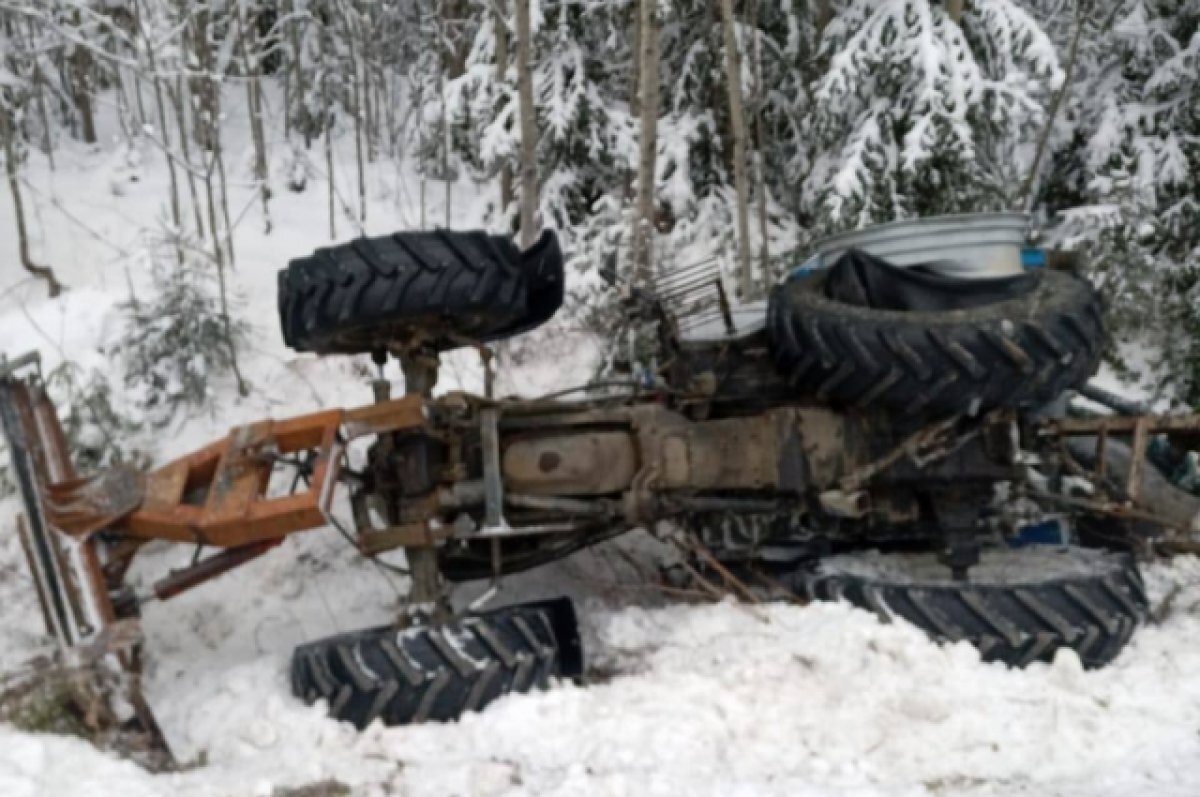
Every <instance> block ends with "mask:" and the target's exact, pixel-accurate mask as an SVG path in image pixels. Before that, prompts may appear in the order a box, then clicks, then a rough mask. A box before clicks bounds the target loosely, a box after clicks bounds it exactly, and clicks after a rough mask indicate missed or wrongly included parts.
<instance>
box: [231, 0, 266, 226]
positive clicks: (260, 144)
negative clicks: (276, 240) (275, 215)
mask: <svg viewBox="0 0 1200 797" xmlns="http://www.w3.org/2000/svg"><path fill="white" fill-rule="evenodd" d="M238 33H239V34H240V35H239V39H240V41H241V50H242V70H243V72H244V73H245V74H244V75H243V77H244V78H245V80H246V113H247V114H248V115H249V117H250V139H251V141H252V143H253V144H254V181H255V183H257V184H258V194H259V198H260V199H261V200H262V212H263V227H264V230H263V232H264V233H266V234H267V235H270V233H271V208H270V200H271V187H270V186H269V185H268V174H267V140H266V134H265V133H264V131H263V118H262V87H261V74H262V71H261V69H260V66H259V63H260V62H259V58H258V37H257V35H256V30H255V27H254V24H253V21H249V22H248V21H247V20H246V15H245V6H244V5H242V4H239V5H238Z"/></svg>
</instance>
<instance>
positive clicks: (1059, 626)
mask: <svg viewBox="0 0 1200 797" xmlns="http://www.w3.org/2000/svg"><path fill="white" fill-rule="evenodd" d="M1106 556H1107V557H1111V558H1110V559H1106V562H1107V566H1108V567H1109V569H1108V570H1107V571H1105V572H1096V573H1079V574H1072V575H1070V576H1061V577H1058V578H1055V579H1048V580H1046V581H1041V582H1033V583H1022V584H1020V585H1019V586H1016V585H1014V586H1012V587H1009V586H1004V585H992V584H971V583H969V582H968V583H937V584H895V583H876V582H874V581H871V580H869V579H866V578H862V577H856V576H850V575H847V574H846V573H822V572H821V571H820V569H819V568H818V569H817V570H816V571H813V572H802V573H800V574H798V576H797V577H798V581H797V582H795V588H796V590H797V592H799V593H800V594H802V595H803V596H805V597H808V598H810V599H815V600H823V601H835V600H845V601H848V602H849V603H851V604H853V605H855V606H858V607H859V608H862V609H866V610H868V611H872V612H874V613H875V614H877V615H879V616H881V617H885V618H886V617H887V616H888V615H894V616H898V617H901V618H903V619H904V620H907V621H908V622H910V623H912V624H914V625H916V626H918V627H919V628H921V629H922V630H924V631H925V632H926V633H928V634H929V635H930V636H931V637H933V638H935V639H938V640H944V641H951V642H955V641H959V640H962V639H965V640H967V641H968V642H970V643H971V644H972V645H974V646H975V647H976V648H977V649H978V650H979V653H980V655H981V657H982V658H983V659H984V660H985V661H998V662H1003V663H1005V664H1008V665H1009V666H1013V667H1024V666H1026V665H1028V664H1030V663H1031V662H1034V661H1050V660H1051V659H1053V657H1054V655H1055V653H1056V652H1057V651H1058V650H1060V649H1062V648H1071V649H1073V650H1074V651H1075V652H1076V653H1077V654H1078V655H1079V658H1080V660H1081V661H1082V662H1083V664H1084V666H1085V667H1088V668H1096V667H1102V666H1104V665H1105V664H1108V663H1109V662H1111V661H1112V660H1113V659H1114V658H1116V656H1117V654H1118V653H1120V651H1121V650H1122V648H1124V647H1125V645H1126V644H1127V643H1128V642H1129V639H1130V637H1131V636H1132V635H1133V632H1134V629H1135V628H1136V627H1137V626H1138V625H1140V624H1141V623H1143V622H1145V621H1146V618H1147V617H1148V614H1149V605H1148V602H1147V599H1146V593H1145V586H1144V584H1143V582H1142V578H1141V576H1140V574H1139V573H1138V570H1137V566H1136V565H1135V564H1134V563H1133V561H1132V560H1131V559H1129V558H1128V557H1127V556H1126V555H1124V554H1115V553H1114V554H1108V555H1106ZM881 607H885V608H886V611H881Z"/></svg>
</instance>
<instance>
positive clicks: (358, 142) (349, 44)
mask: <svg viewBox="0 0 1200 797" xmlns="http://www.w3.org/2000/svg"><path fill="white" fill-rule="evenodd" d="M348 5H349V9H346V10H343V11H342V17H343V19H344V21H345V27H344V28H343V30H344V32H345V41H346V51H347V53H348V54H349V56H350V97H351V98H353V102H354V113H353V117H354V163H355V166H356V168H357V174H358V220H359V222H360V226H361V222H364V221H366V220H367V172H366V167H365V165H364V163H363V104H364V100H363V80H365V76H360V74H359V73H360V72H361V71H362V51H361V48H360V47H358V46H356V45H355V43H354V39H355V37H356V36H357V35H358V30H359V25H358V24H357V17H358V9H357V8H356V7H355V6H354V3H349V4H348ZM351 17H354V20H352V19H351Z"/></svg>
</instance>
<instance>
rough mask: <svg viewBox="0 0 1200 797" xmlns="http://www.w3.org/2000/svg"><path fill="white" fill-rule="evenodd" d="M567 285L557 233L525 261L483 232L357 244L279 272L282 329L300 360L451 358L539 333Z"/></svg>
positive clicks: (544, 238) (531, 251)
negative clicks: (415, 354) (388, 352)
mask: <svg viewBox="0 0 1200 797" xmlns="http://www.w3.org/2000/svg"><path fill="white" fill-rule="evenodd" d="M563 282H564V279H563V257H562V251H561V249H560V248H559V245H558V238H557V237H556V236H555V235H554V233H553V232H551V231H549V230H547V231H546V232H544V233H543V234H542V237H541V238H540V239H538V241H537V242H536V243H535V244H534V245H533V246H532V247H530V248H529V249H527V250H526V251H524V252H521V251H519V250H518V249H517V247H516V246H515V245H514V244H513V243H512V241H511V240H509V239H508V238H506V237H504V236H498V235H488V234H487V233H484V232H479V231H476V232H450V231H447V230H436V231H434V232H405V233H396V234H394V235H385V236H381V237H378V238H358V239H356V240H354V241H351V242H349V243H345V244H341V245H339V246H333V247H328V248H322V249H318V250H316V251H315V252H314V253H313V254H312V255H310V256H308V257H302V258H298V259H296V260H293V261H291V262H290V263H289V264H288V267H287V268H286V269H284V270H282V271H280V272H279V297H278V298H279V320H280V326H281V327H282V330H283V339H284V342H285V343H287V345H288V346H290V347H291V348H293V349H295V350H296V351H310V352H316V353H318V354H333V353H340V354H362V353H368V352H377V351H380V350H385V349H387V348H389V346H391V345H393V344H398V345H413V344H416V345H424V346H427V347H429V348H432V349H435V350H438V351H445V350H448V349H453V348H456V347H458V346H462V345H466V344H469V343H477V342H485V341H489V340H498V339H500V338H505V337H510V336H512V335H515V334H517V333H519V332H524V331H526V330H529V329H532V328H533V327H535V326H538V325H539V324H541V323H542V322H544V321H546V320H547V319H549V318H550V317H551V316H552V315H554V313H555V312H556V311H557V310H558V308H559V306H560V305H561V304H562V299H563Z"/></svg>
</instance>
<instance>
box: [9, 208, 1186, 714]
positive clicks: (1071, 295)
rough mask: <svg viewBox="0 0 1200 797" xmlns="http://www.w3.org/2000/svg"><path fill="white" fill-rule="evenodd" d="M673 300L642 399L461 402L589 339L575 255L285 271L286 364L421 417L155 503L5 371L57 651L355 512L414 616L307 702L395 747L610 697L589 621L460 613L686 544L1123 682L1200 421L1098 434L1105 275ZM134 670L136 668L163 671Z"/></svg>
mask: <svg viewBox="0 0 1200 797" xmlns="http://www.w3.org/2000/svg"><path fill="white" fill-rule="evenodd" d="M676 279H678V280H681V281H679V282H677V283H676V285H675V286H674V287H672V286H670V285H658V286H653V287H648V286H639V287H637V288H627V289H625V292H624V306H625V309H626V311H627V318H628V320H629V328H630V329H636V330H637V331H638V335H636V336H634V337H636V338H637V339H638V341H640V343H639V345H638V346H635V347H633V351H632V354H631V356H630V357H629V362H627V363H626V366H627V368H628V370H629V372H630V378H629V379H628V381H627V382H621V383H618V384H617V386H616V387H614V385H613V383H611V382H609V383H607V384H606V385H605V387H604V388H603V389H596V390H587V389H583V390H580V391H578V392H577V393H576V394H574V395H575V398H573V399H572V398H569V397H570V396H571V395H572V394H571V393H570V392H567V393H564V394H557V395H556V396H551V397H544V398H540V399H496V398H492V397H485V396H477V395H470V394H466V393H448V394H444V395H438V396H435V395H434V394H433V389H434V386H435V384H436V382H437V371H438V355H439V353H440V352H443V351H445V350H447V349H450V348H454V347H458V346H478V347H486V345H487V344H488V343H491V342H494V341H497V340H500V339H503V338H505V337H509V336H511V335H515V334H518V333H520V332H522V331H525V330H529V329H532V328H533V327H535V326H537V325H539V324H541V323H542V322H544V321H546V320H547V319H549V318H550V317H551V316H552V315H553V314H554V313H555V311H556V310H557V309H558V307H559V305H560V304H561V302H562V297H563V284H564V274H563V263H562V255H561V252H560V250H559V247H558V243H557V241H556V239H555V237H554V236H553V234H551V233H547V234H545V235H543V237H542V238H541V240H539V241H538V242H537V243H536V244H535V245H534V246H533V247H532V248H530V249H529V250H527V251H519V250H518V249H517V248H516V247H514V246H513V244H512V243H511V242H510V241H509V240H507V239H505V238H501V237H496V236H489V235H486V234H484V233H456V232H429V233H399V234H396V235H392V236H386V237H381V238H365V239H359V240H356V241H353V242H351V243H349V244H345V245H342V246H336V247H332V248H328V249H321V250H318V251H317V252H316V253H314V254H313V255H312V256H310V257H307V258H302V259H299V260H295V261H293V262H292V263H291V264H290V265H289V266H288V267H287V268H286V269H285V270H284V271H282V272H281V273H280V279H279V309H280V315H281V323H282V329H283V335H284V338H285V340H286V342H287V343H288V345H290V346H291V347H293V348H294V349H296V350H298V351H306V352H315V353H318V354H334V353H369V354H371V355H372V356H373V357H374V359H375V362H376V363H377V364H379V366H380V368H381V371H380V372H381V374H382V366H383V365H384V364H385V363H386V362H387V360H388V358H395V359H397V360H398V361H399V364H400V366H401V368H402V371H403V374H404V385H405V389H406V391H407V392H406V394H405V395H403V396H399V397H392V396H391V395H390V394H389V383H388V382H387V381H386V380H384V379H382V376H381V378H380V379H378V380H376V381H375V382H374V383H373V389H374V401H373V402H372V403H370V404H367V405H365V406H362V407H359V408H354V409H330V410H324V411H321V412H317V413H313V414H311V415H307V416H303V417H299V418H292V419H288V420H278V421H275V420H264V421H261V422H258V423H253V424H249V425H246V426H241V427H237V428H235V429H233V430H232V431H231V432H230V434H229V435H228V437H226V438H225V439H223V440H219V441H216V442H214V443H212V444H211V445H209V446H207V447H206V448H203V449H201V450H200V451H197V452H195V453H193V454H191V455H189V456H186V457H183V458H181V459H178V460H176V461H174V462H170V463H167V464H165V465H163V466H162V467H159V468H158V469H156V470H153V471H150V472H146V473H143V472H138V471H134V470H131V469H127V468H115V469H112V470H109V471H105V472H102V473H98V474H92V475H85V476H80V475H78V474H76V473H75V471H74V468H73V466H72V463H71V458H70V452H69V451H68V450H67V446H66V442H65V439H64V436H63V433H62V429H61V427H60V426H59V423H58V418H57V415H56V413H55V410H54V407H53V406H52V404H51V403H50V401H49V399H48V397H47V395H46V393H45V390H44V388H43V385H42V383H41V380H40V375H39V370H38V361H37V358H36V356H27V357H22V358H19V359H16V360H12V361H5V364H4V366H3V369H2V371H0V416H2V420H3V426H4V431H5V434H6V435H7V438H8V442H9V448H10V451H11V453H12V456H13V461H14V469H15V473H16V475H17V480H18V482H19V488H20V492H21V495H22V498H23V500H24V503H25V507H26V514H25V516H24V518H23V519H22V522H21V528H20V534H21V537H22V542H23V544H24V546H25V549H26V553H27V556H28V559H29V563H30V566H31V569H32V571H33V573H34V575H35V583H36V585H37V588H38V592H39V596H40V598H41V603H42V607H43V609H44V611H45V619H46V624H47V628H48V629H49V631H50V632H51V633H52V634H53V635H54V636H55V637H56V638H57V639H58V640H59V641H60V642H61V644H62V645H64V646H79V645H93V646H94V645H96V644H108V641H107V640H111V639H118V638H123V637H122V635H120V634H113V633H106V631H107V630H108V629H112V628H114V627H117V626H119V625H120V624H122V623H132V622H136V618H137V616H138V610H139V604H140V602H141V601H143V600H145V599H147V597H148V596H139V595H136V594H134V593H133V592H132V591H130V590H129V589H128V588H127V587H126V585H125V583H124V577H125V574H126V572H127V570H128V568H129V565H130V563H131V561H132V560H133V558H134V557H135V556H136V555H137V553H138V551H139V550H140V548H141V547H142V546H143V545H144V544H145V543H147V542H148V541H151V540H168V541H172V542H175V543H179V544H181V545H190V546H197V550H198V552H199V550H200V549H201V548H203V549H205V550H216V551H217V552H216V553H212V554H210V555H208V556H206V557H199V556H198V557H197V559H196V561H195V563H194V564H193V565H192V566H190V567H188V568H186V569H184V570H182V571H177V572H173V573H170V574H167V575H166V576H165V577H164V578H163V579H162V580H160V581H159V582H157V583H156V584H155V585H154V596H153V597H155V598H157V599H168V598H170V597H172V596H174V595H177V594H179V593H180V592H182V591H184V590H187V589H191V588H194V587H196V586H198V585H200V584H202V583H204V582H206V581H208V580H209V579H211V578H213V577H215V576H218V575H220V574H222V573H224V572H227V571H228V570H230V569H232V568H234V567H236V566H238V565H240V564H242V563H244V562H246V561H249V560H250V559H252V558H254V557H257V556H259V555H262V554H264V553H266V552H267V551H269V550H270V549H271V548H272V547H274V546H276V545H278V544H279V543H280V542H281V541H282V540H283V539H284V538H285V537H286V536H288V535H290V534H294V533H297V532H301V531H306V530H311V529H317V528H322V527H326V526H329V525H338V524H340V523H341V521H339V519H338V518H336V517H334V516H333V514H332V512H331V506H332V501H333V497H334V495H335V491H338V490H346V491H348V493H349V502H350V506H351V507H352V510H353V511H352V516H353V525H354V527H355V528H354V534H355V537H356V540H357V543H358V546H359V548H360V550H361V552H362V553H363V555H364V556H377V555H379V554H380V553H382V552H385V551H391V550H395V549H403V550H404V552H405V555H406V560H407V569H408V573H409V575H410V578H411V594H410V596H409V601H408V603H407V604H406V606H405V607H404V609H403V610H402V611H400V610H398V612H397V618H396V622H395V623H394V624H392V625H389V626H386V627H381V628H373V629H368V630H365V631H360V632H357V633H350V634H343V635H339V636H337V637H333V638H330V639H326V640H321V641H317V642H312V643H309V644H307V645H304V646H302V647H300V648H298V649H297V650H296V651H295V653H294V656H293V659H292V683H293V687H294V690H295V692H296V694H297V695H298V696H299V697H301V698H303V699H305V700H309V701H315V700H318V699H321V700H325V701H327V702H328V705H329V710H330V711H331V713H332V714H333V715H334V716H336V717H338V718H341V719H344V720H347V721H350V722H352V723H354V724H355V725H357V726H359V727H364V726H366V725H367V724H369V723H371V722H373V721H375V720H381V721H383V722H385V723H388V724H398V723H407V722H418V721H423V720H431V719H432V720H438V719H450V718H454V717H456V716H458V715H460V714H461V713H462V712H464V711H469V710H473V709H478V708H481V707H482V706H484V705H486V704H487V703H488V702H489V701H491V700H493V699H495V698H496V697H498V696H500V695H502V694H505V693H508V692H522V691H527V690H530V689H533V688H536V687H540V686H544V685H546V684H547V683H548V682H549V681H550V680H551V679H553V678H556V677H577V676H579V675H580V674H581V673H582V671H583V651H582V649H581V646H580V641H579V637H578V634H577V632H576V627H575V618H574V614H573V611H572V608H571V605H570V603H569V601H566V600H565V599H564V600H558V601H550V602H541V603H536V604H523V605H516V606H507V607H503V608H498V609H490V610H488V611H476V610H474V609H472V610H470V611H468V612H467V613H466V614H460V615H456V614H455V613H454V612H453V611H452V610H451V604H450V601H449V600H448V595H449V590H450V589H451V586H452V585H453V584H454V583H455V582H460V581H466V580H477V579H494V580H497V579H501V578H503V577H505V576H506V575H509V574H511V573H515V572H518V571H523V570H527V569H530V568H534V567H537V566H539V565H542V564H545V563H548V562H551V561H554V560H556V559H559V558H561V557H564V556H566V555H568V554H570V553H572V552H574V551H577V550H579V549H581V548H583V547H585V546H589V545H593V544H596V543H598V542H601V541H604V540H608V539H610V538H612V537H614V536H616V535H618V534H621V533H623V532H625V531H627V530H629V529H632V528H636V527H652V526H653V525H655V524H657V523H658V522H660V521H673V522H674V523H675V524H676V525H678V526H680V527H682V528H684V529H685V530H687V531H688V533H690V534H691V535H693V539H694V540H695V541H696V550H697V551H702V552H703V556H702V557H701V558H700V560H698V561H697V562H696V563H695V567H694V568H690V570H691V572H693V573H698V572H702V571H705V570H707V569H709V568H713V567H715V568H718V569H719V570H720V572H721V573H723V574H740V575H742V576H745V578H746V580H747V581H748V582H750V581H753V575H754V574H763V575H764V576H766V578H764V579H763V581H762V582H761V583H762V584H766V585H768V586H766V587H764V588H763V589H765V590H767V591H774V592H779V591H785V592H791V593H793V594H794V595H799V596H801V597H803V598H806V599H822V600H824V599H835V600H836V599H841V600H848V601H851V602H853V603H854V604H857V605H859V606H861V607H863V608H866V609H869V610H871V611H874V612H876V613H878V614H879V615H881V616H882V617H885V618H889V619H890V618H893V617H899V618H903V619H905V620H907V621H910V622H912V623H915V624H916V625H918V626H920V627H921V628H923V629H925V630H927V631H928V632H929V633H930V634H932V635H933V636H935V637H936V638H938V639H948V640H967V641H969V642H970V643H972V644H974V645H975V646H976V647H978V648H979V650H980V653H981V654H982V656H983V657H984V658H985V659H987V660H995V661H1001V662H1004V663H1007V664H1010V665H1014V666H1024V665H1025V664H1027V663H1029V662H1031V661H1037V660H1047V659H1049V658H1050V657H1052V656H1053V655H1055V653H1056V652H1057V651H1058V650H1060V649H1062V648H1070V649H1073V650H1074V651H1076V653H1077V654H1078V655H1079V657H1080V659H1081V660H1082V661H1083V663H1084V664H1085V665H1087V666H1092V667H1095V666H1100V665H1103V664H1105V663H1106V662H1108V661H1110V660H1111V659H1112V658H1113V657H1114V656H1116V655H1117V653H1118V652H1119V650H1120V649H1121V647H1122V646H1123V645H1124V644H1125V642H1126V641H1127V640H1128V639H1129V637H1130V635H1131V634H1132V633H1133V631H1134V628H1135V627H1136V626H1137V624H1138V623H1139V622H1141V621H1142V620H1143V618H1144V616H1145V614H1146V610H1147V601H1146V596H1145V594H1144V591H1143V588H1142V582H1141V578H1140V576H1139V574H1138V570H1137V566H1136V564H1135V557H1136V556H1148V555H1152V554H1154V553H1170V552H1172V551H1176V550H1190V549H1192V547H1193V546H1194V545H1195V542H1194V540H1193V537H1194V536H1195V535H1197V534H1198V533H1200V528H1198V524H1200V498H1197V497H1195V496H1193V495H1190V494H1188V493H1186V492H1185V491H1183V490H1181V489H1179V488H1177V487H1175V486H1173V485H1172V484H1171V483H1170V481H1169V480H1168V479H1167V478H1166V477H1165V476H1164V473H1163V472H1164V470H1169V464H1170V463H1169V461H1164V458H1166V460H1170V459H1171V458H1172V457H1182V456H1184V455H1185V452H1188V451H1194V450H1196V449H1197V448H1200V416H1194V415H1193V416H1176V417H1155V416H1151V415H1146V414H1141V413H1138V412H1135V413H1129V412H1116V413H1108V412H1105V413H1103V414H1101V413H1092V414H1086V413H1082V414H1081V413H1079V412H1072V411H1070V407H1069V404H1068V402H1067V400H1066V395H1067V394H1069V393H1070V391H1079V390H1082V391H1085V392H1087V393H1088V394H1089V395H1090V397H1091V398H1092V399H1093V405H1092V406H1093V407H1094V406H1096V405H1095V403H1094V402H1095V401H1099V402H1101V403H1107V404H1109V405H1114V406H1116V407H1117V408H1118V409H1122V405H1121V402H1120V401H1119V400H1115V399H1114V398H1112V397H1108V396H1106V395H1104V394H1102V393H1101V392H1100V391H1097V390H1095V389H1092V388H1089V387H1087V385H1086V383H1087V380H1088V379H1089V377H1090V376H1091V375H1092V373H1093V372H1094V370H1095V368H1096V366H1097V363H1098V361H1099V356H1100V349H1101V344H1102V338H1103V333H1102V326H1101V318H1100V308H1099V305H1098V300H1097V297H1096V295H1095V293H1094V292H1093V290H1092V289H1091V287H1090V286H1089V285H1088V284H1087V283H1086V282H1084V281H1083V280H1081V279H1079V278H1078V277H1076V276H1074V275H1072V274H1070V273H1066V272H1060V271H1054V270H1048V269H1041V270H1038V271H1033V272H1029V273H1025V274H1015V275H1012V276H1005V277H997V278H989V279H982V280H979V279H962V278H959V277H951V276H946V275H944V274H940V273H938V272H937V271H936V270H923V269H900V268H896V267H894V266H892V265H889V264H888V263H886V262H883V261H879V260H877V259H875V258H872V257H870V256H869V255H866V254H864V253H860V252H851V253H849V254H847V255H846V256H844V257H842V258H841V259H840V260H839V261H838V262H837V263H836V264H834V265H833V267H832V268H827V269H820V270H817V271H813V272H811V273H802V274H797V275H794V276H793V277H791V278H789V279H787V280H785V281H783V282H782V283H780V284H779V285H778V286H776V287H775V288H774V289H773V291H772V293H771V296H770V300H769V302H767V303H766V304H765V305H762V306H759V307H757V308H756V307H755V306H753V305H751V306H745V307H741V308H738V307H731V305H730V302H729V300H728V297H727V296H726V295H725V292H724V290H723V287H722V285H721V282H720V279H719V277H716V276H709V275H703V274H700V275H683V277H677V278H676ZM697 286H698V287H697ZM697 290H700V291H709V290H711V298H712V307H713V308H714V309H713V316H712V318H711V319H709V321H710V322H709V323H707V324H700V325H695V324H692V325H685V324H682V323H681V320H680V314H679V312H678V305H677V303H673V300H672V297H678V296H679V295H681V294H683V293H691V294H694V293H695V292H696V291H697ZM684 326H690V327H691V328H690V334H689V330H683V329H682V328H683V327H684ZM681 330H682V331H681ZM1123 409H1125V410H1128V409H1129V408H1127V407H1124V408H1123ZM356 441H362V442H356ZM1152 443H1154V445H1153V449H1154V450H1155V451H1156V452H1158V453H1156V454H1155V455H1154V456H1148V452H1149V451H1150V450H1151V448H1152ZM352 445H357V446H364V447H365V448H366V456H365V458H364V462H363V463H362V464H361V465H360V466H358V467H352V465H351V463H350V460H349V457H348V451H349V449H350V447H351V446H352ZM280 472H284V473H287V474H291V475H292V478H291V479H290V481H291V490H290V491H287V492H286V493H285V494H283V495H278V494H275V493H274V492H272V491H271V490H270V489H269V485H271V483H272V476H273V475H275V474H279V473H280ZM1035 542H1040V543H1042V544H1031V543H1035ZM868 552H869V553H868ZM110 658H112V659H113V660H114V661H117V662H119V664H120V665H121V666H122V667H125V668H128V669H130V670H131V671H136V668H137V666H138V663H137V659H138V656H137V650H136V646H134V647H133V648H132V649H131V648H128V647H126V648H123V649H120V650H115V651H114V652H113V654H112V656H111V657H110Z"/></svg>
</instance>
